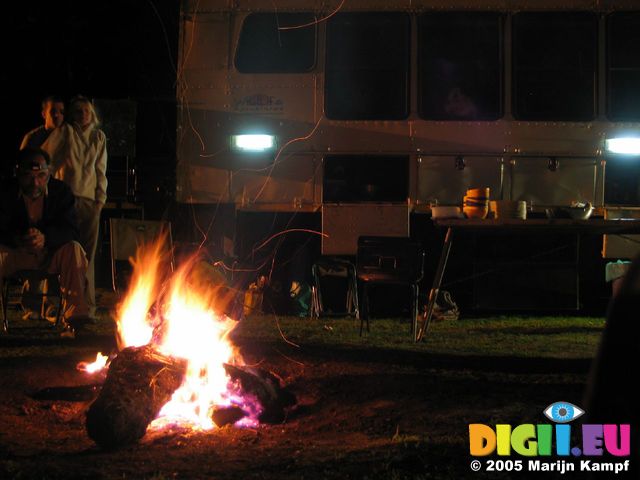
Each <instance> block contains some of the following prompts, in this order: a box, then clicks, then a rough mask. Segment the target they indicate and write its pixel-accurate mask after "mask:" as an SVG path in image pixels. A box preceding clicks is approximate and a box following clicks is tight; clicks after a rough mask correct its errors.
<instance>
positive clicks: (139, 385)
mask: <svg viewBox="0 0 640 480" xmlns="http://www.w3.org/2000/svg"><path fill="white" fill-rule="evenodd" d="M164 251H165V250H164V249H163V244H162V242H157V243H155V244H152V245H146V246H143V247H141V248H140V249H139V250H138V254H137V257H136V259H135V260H134V261H132V263H133V267H134V268H133V274H132V278H131V282H130V287H129V290H128V292H127V294H126V296H125V298H124V300H123V302H122V303H121V305H120V306H119V308H118V310H117V318H116V323H117V345H118V353H117V355H116V356H115V357H114V358H113V360H112V361H111V362H110V363H107V358H106V357H105V356H104V355H101V354H100V353H99V354H98V356H97V358H96V362H94V363H92V364H84V365H79V368H81V369H82V370H84V371H86V372H96V371H100V370H101V369H102V368H108V372H107V375H106V379H105V382H104V385H103V387H102V390H101V392H100V395H99V396H98V398H97V399H96V400H95V401H94V403H93V404H92V405H91V406H90V408H89V410H88V412H87V424H86V425H87V432H88V434H89V436H90V437H91V438H92V439H93V440H94V441H95V442H96V443H97V444H98V445H100V446H102V447H104V448H116V447H118V446H121V445H126V444H129V443H132V442H135V441H137V440H139V439H140V438H142V437H143V436H144V434H145V432H146V431H147V429H148V428H152V429H162V428H166V427H167V425H180V426H186V427H187V428H190V429H194V430H209V429H213V428H216V427H220V426H223V425H226V424H230V423H233V424H235V425H238V426H255V425H257V424H258V423H260V422H281V421H283V420H284V418H285V414H286V411H287V409H288V408H289V407H291V406H292V405H294V404H295V397H293V395H292V394H291V393H289V392H288V391H287V390H286V389H283V388H282V386H281V381H280V379H279V378H278V377H277V376H275V375H274V374H272V373H270V372H266V371H263V370H260V369H256V368H252V367H249V366H246V365H245V364H244V362H243V360H242V357H241V355H240V353H239V351H238V349H237V348H236V347H235V346H234V345H233V344H232V342H231V341H230V339H229V334H230V333H231V331H232V330H233V329H234V328H235V326H236V325H237V322H236V321H235V320H233V319H231V318H229V317H228V316H227V315H225V314H224V313H221V312H222V311H223V310H222V308H221V304H223V303H224V302H225V301H228V299H227V298H224V297H225V294H226V293H228V290H227V289H225V288H224V286H223V285H220V284H217V285H216V284H211V283H208V282H203V281H201V279H200V281H198V279H197V278H196V277H197V275H194V272H196V271H197V265H198V260H197V258H195V257H194V258H192V259H190V260H189V261H187V262H185V263H184V264H183V265H182V266H181V267H180V268H179V269H178V270H176V271H175V272H171V271H170V269H168V268H166V266H168V265H169V264H168V262H167V261H166V258H163V252H164ZM100 363H101V364H102V365H100Z"/></svg>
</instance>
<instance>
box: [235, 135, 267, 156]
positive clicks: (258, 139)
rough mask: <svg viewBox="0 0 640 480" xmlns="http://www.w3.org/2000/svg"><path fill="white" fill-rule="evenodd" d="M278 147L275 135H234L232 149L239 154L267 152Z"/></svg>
mask: <svg viewBox="0 0 640 480" xmlns="http://www.w3.org/2000/svg"><path fill="white" fill-rule="evenodd" d="M275 146H276V137H274V136H273V135H256V134H251V135H233V136H232V137H231V148H232V149H233V150H235V151H239V152H265V151H267V150H273V149H274V148H275Z"/></svg>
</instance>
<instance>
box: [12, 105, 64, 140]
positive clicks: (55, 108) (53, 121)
mask: <svg viewBox="0 0 640 480" xmlns="http://www.w3.org/2000/svg"><path fill="white" fill-rule="evenodd" d="M42 118H43V120H44V125H40V126H39V127H38V128H34V129H33V130H31V131H30V132H29V133H27V134H26V135H25V136H24V138H23V139H22V143H21V144H20V150H22V149H24V148H26V147H41V146H42V145H43V144H44V142H45V141H46V140H47V139H48V138H49V135H50V134H51V132H52V131H53V130H54V129H55V128H58V127H60V126H62V124H63V122H64V100H62V98H60V97H58V96H55V95H50V96H48V97H46V98H45V99H44V100H42Z"/></svg>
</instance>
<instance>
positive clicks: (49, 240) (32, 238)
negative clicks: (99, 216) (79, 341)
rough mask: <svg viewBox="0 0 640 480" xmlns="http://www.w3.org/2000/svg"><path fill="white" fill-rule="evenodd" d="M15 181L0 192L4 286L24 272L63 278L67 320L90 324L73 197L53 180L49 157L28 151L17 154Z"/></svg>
mask: <svg viewBox="0 0 640 480" xmlns="http://www.w3.org/2000/svg"><path fill="white" fill-rule="evenodd" d="M16 163H17V165H16V178H13V179H11V180H10V181H9V182H7V184H6V185H3V186H2V188H0V287H1V286H2V279H3V278H4V277H6V276H9V275H11V274H13V273H15V272H16V271H18V270H23V269H43V270H47V271H48V272H49V273H59V274H60V286H61V288H62V290H63V292H64V294H65V295H64V297H65V298H64V299H65V305H64V319H65V321H66V323H67V325H71V326H73V327H79V326H80V325H82V324H83V323H85V322H87V321H89V319H88V318H87V313H88V308H87V304H86V301H85V295H84V288H85V280H86V276H85V272H86V268H87V259H86V257H85V254H84V251H83V249H82V247H81V246H80V244H79V243H78V242H77V241H76V239H77V236H78V228H77V223H76V217H75V207H74V201H75V199H74V196H73V193H72V192H71V189H70V188H69V187H68V186H67V185H65V184H64V183H63V182H61V181H59V180H55V179H52V178H50V172H49V155H48V154H47V152H45V151H44V150H42V149H39V148H32V147H27V148H25V149H23V150H21V151H20V152H19V153H18V158H17V162H16Z"/></svg>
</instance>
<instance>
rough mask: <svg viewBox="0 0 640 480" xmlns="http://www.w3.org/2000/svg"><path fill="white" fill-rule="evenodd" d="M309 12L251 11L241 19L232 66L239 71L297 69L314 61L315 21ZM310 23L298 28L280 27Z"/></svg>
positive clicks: (284, 71) (294, 71) (304, 69)
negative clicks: (252, 12)
mask: <svg viewBox="0 0 640 480" xmlns="http://www.w3.org/2000/svg"><path fill="white" fill-rule="evenodd" d="M314 20H315V17H314V15H313V14H311V13H254V14H251V15H249V16H247V18H246V19H245V20H244V23H243V24H242V30H241V31H240V39H239V41H238V50H237V52H236V61H235V64H236V68H237V69H238V71H239V72H241V73H301V72H308V71H309V70H311V69H312V68H313V67H314V65H315V61H316V25H315V24H313V22H314ZM309 23H311V24H312V25H308V26H304V27H302V28H293V29H285V30H283V29H282V28H283V27H292V26H302V25H307V24H309Z"/></svg>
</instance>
